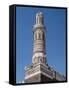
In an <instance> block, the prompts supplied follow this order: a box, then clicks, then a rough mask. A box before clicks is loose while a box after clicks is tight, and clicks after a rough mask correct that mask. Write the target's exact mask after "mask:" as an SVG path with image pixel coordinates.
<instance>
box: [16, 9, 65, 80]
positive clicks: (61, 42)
mask: <svg viewBox="0 0 69 90" xmlns="http://www.w3.org/2000/svg"><path fill="white" fill-rule="evenodd" d="M37 12H43V14H44V24H45V26H46V29H47V32H46V35H47V36H46V53H47V62H48V64H49V66H52V67H53V68H54V69H55V70H56V71H58V72H60V73H62V74H63V75H65V73H66V68H65V67H66V61H65V57H66V56H65V51H66V48H65V47H66V46H65V42H66V41H65V35H66V34H65V33H66V31H65V30H66V26H65V25H66V22H65V21H66V14H65V9H55V8H34V7H33V8H31V7H16V81H17V82H19V81H23V80H24V73H25V71H24V67H25V66H27V65H31V64H32V55H33V32H32V30H33V25H34V24H35V16H36V13H37Z"/></svg>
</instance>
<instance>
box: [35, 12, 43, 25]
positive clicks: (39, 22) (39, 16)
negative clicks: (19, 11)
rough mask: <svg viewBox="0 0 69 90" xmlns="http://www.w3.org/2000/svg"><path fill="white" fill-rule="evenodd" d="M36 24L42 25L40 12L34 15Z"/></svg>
mask: <svg viewBox="0 0 69 90" xmlns="http://www.w3.org/2000/svg"><path fill="white" fill-rule="evenodd" d="M36 24H41V25H43V24H44V17H43V13H42V12H39V13H37V14H36Z"/></svg>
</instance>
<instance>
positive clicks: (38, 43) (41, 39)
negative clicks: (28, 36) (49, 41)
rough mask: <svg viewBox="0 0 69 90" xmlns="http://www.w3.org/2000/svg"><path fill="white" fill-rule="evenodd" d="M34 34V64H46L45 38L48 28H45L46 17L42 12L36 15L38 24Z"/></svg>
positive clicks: (35, 26) (34, 28)
mask: <svg viewBox="0 0 69 90" xmlns="http://www.w3.org/2000/svg"><path fill="white" fill-rule="evenodd" d="M33 32H34V48H33V57H32V63H33V64H36V63H39V62H42V63H43V64H46V63H47V61H46V51H45V50H46V49H45V38H46V28H45V26H44V16H43V14H42V12H39V13H37V14H36V24H35V25H34V27H33Z"/></svg>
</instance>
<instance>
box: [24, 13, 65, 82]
mask: <svg viewBox="0 0 69 90" xmlns="http://www.w3.org/2000/svg"><path fill="white" fill-rule="evenodd" d="M46 31H47V30H46V27H45V25H44V16H43V13H42V12H39V13H37V14H36V23H35V25H34V26H33V35H34V44H33V56H32V65H30V66H26V67H25V80H24V82H25V83H41V82H45V83H48V82H55V81H64V80H65V77H64V76H62V75H61V74H59V73H58V72H56V71H55V70H54V69H53V68H51V67H50V66H48V64H47V59H46V58H47V55H46V47H45V46H46Z"/></svg>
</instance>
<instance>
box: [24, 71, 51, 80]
mask: <svg viewBox="0 0 69 90" xmlns="http://www.w3.org/2000/svg"><path fill="white" fill-rule="evenodd" d="M40 73H41V74H43V75H45V76H47V77H49V78H51V79H53V77H52V76H50V75H48V74H46V73H44V72H42V71H38V72H36V73H33V74H31V75H29V76H26V77H25V79H28V78H30V77H32V76H35V75H37V74H40Z"/></svg>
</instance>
